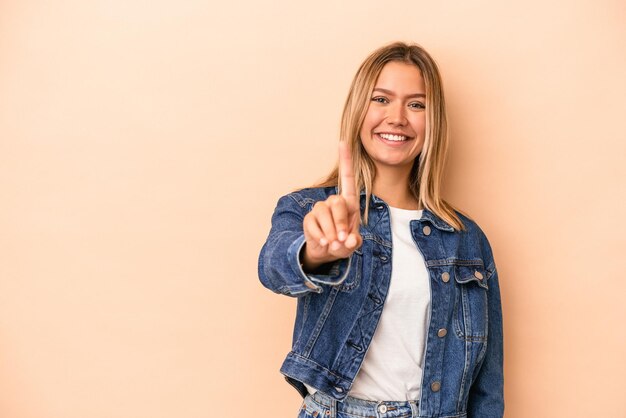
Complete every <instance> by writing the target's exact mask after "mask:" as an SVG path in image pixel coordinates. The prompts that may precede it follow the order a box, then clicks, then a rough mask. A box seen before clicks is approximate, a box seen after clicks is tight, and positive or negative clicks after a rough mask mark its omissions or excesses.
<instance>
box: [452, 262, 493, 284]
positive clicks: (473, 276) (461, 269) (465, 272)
mask: <svg viewBox="0 0 626 418" xmlns="http://www.w3.org/2000/svg"><path fill="white" fill-rule="evenodd" d="M454 280H456V282H457V283H459V284H467V283H471V282H475V283H476V284H478V286H480V287H482V288H484V289H489V286H488V284H487V270H485V268H484V267H482V266H455V267H454Z"/></svg>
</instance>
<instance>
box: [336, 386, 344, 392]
mask: <svg viewBox="0 0 626 418" xmlns="http://www.w3.org/2000/svg"><path fill="white" fill-rule="evenodd" d="M335 390H336V391H337V392H339V393H343V389H342V388H340V387H339V386H335Z"/></svg>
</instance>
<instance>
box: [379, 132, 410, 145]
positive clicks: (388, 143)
mask: <svg viewBox="0 0 626 418" xmlns="http://www.w3.org/2000/svg"><path fill="white" fill-rule="evenodd" d="M380 134H390V135H402V136H406V137H407V138H408V139H407V140H406V141H388V140H386V139H385V138H383V137H382V136H380ZM374 136H375V137H376V138H377V139H378V140H379V141H381V142H383V143H384V144H386V145H388V146H390V147H401V146H403V145H404V144H407V143H409V142H411V141H412V140H413V138H412V137H410V136H408V135H405V134H402V133H392V132H376V133H375V134H374Z"/></svg>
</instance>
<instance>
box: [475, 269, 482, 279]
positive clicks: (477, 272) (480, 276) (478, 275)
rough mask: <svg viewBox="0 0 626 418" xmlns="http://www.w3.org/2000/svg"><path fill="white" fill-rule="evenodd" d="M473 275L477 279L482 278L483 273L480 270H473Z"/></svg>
mask: <svg viewBox="0 0 626 418" xmlns="http://www.w3.org/2000/svg"><path fill="white" fill-rule="evenodd" d="M474 276H475V277H476V278H477V279H478V280H482V279H483V275H482V273H481V272H480V271H478V270H476V271H475V272H474Z"/></svg>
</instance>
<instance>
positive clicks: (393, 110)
mask: <svg viewBox="0 0 626 418" xmlns="http://www.w3.org/2000/svg"><path fill="white" fill-rule="evenodd" d="M387 109H388V113H387V122H388V123H389V124H391V125H398V126H403V125H406V124H407V119H406V114H405V112H406V108H405V107H404V106H403V105H402V104H401V103H398V102H396V103H394V104H392V105H390V106H388V107H387Z"/></svg>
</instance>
